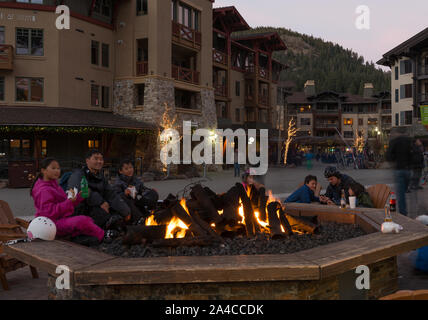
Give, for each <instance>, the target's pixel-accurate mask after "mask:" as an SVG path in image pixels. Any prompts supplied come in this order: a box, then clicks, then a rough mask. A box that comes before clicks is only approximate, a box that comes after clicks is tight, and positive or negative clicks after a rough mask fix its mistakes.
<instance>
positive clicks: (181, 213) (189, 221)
mask: <svg viewBox="0 0 428 320" xmlns="http://www.w3.org/2000/svg"><path fill="white" fill-rule="evenodd" d="M171 212H172V213H173V214H174V216H176V217H177V218H178V219H180V220H181V221H183V222H184V224H185V225H186V226H187V227H188V228H189V230H190V231H191V232H192V233H193V234H194V235H195V236H199V237H204V236H207V232H206V231H205V230H204V229H203V228H202V227H201V226H200V225H198V224H197V223H196V222H195V221H194V220H193V218H192V217H191V216H190V215H189V214H188V213H187V212H186V210H184V208H183V207H182V206H181V205H180V203H179V202H178V200H177V201H176V203H175V204H174V205H173V206H172V207H171Z"/></svg>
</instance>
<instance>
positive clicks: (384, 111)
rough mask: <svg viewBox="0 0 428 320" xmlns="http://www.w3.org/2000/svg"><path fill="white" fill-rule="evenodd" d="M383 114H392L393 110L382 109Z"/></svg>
mask: <svg viewBox="0 0 428 320" xmlns="http://www.w3.org/2000/svg"><path fill="white" fill-rule="evenodd" d="M381 113H382V114H391V109H382V110H381Z"/></svg>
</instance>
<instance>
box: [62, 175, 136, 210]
mask: <svg viewBox="0 0 428 320" xmlns="http://www.w3.org/2000/svg"><path fill="white" fill-rule="evenodd" d="M83 175H85V176H86V179H87V180H88V186H89V197H88V198H87V199H85V201H84V202H83V203H84V204H85V205H86V206H88V207H99V206H100V205H102V204H103V203H104V202H107V203H108V204H109V205H110V207H111V208H112V209H113V210H114V211H117V212H118V213H119V214H120V215H122V216H124V217H126V216H128V215H129V214H130V209H129V207H128V205H127V204H126V203H125V201H124V200H123V199H122V198H121V197H120V196H119V195H118V194H117V193H116V192H115V190H114V189H113V187H112V186H111V185H110V184H109V183H108V181H107V180H106V179H105V178H104V175H103V174H102V172H99V173H98V174H97V175H95V174H93V173H92V172H90V170H89V169H88V167H84V168H83V169H78V170H75V171H74V172H73V174H72V175H71V176H70V178H69V179H68V189H70V188H77V189H78V190H79V191H80V182H81V180H82V177H83Z"/></svg>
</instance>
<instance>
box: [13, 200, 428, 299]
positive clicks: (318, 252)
mask: <svg viewBox="0 0 428 320" xmlns="http://www.w3.org/2000/svg"><path fill="white" fill-rule="evenodd" d="M287 211H288V213H292V214H294V215H301V216H304V215H318V218H319V220H320V221H336V222H339V223H357V224H359V225H360V226H361V227H362V228H363V229H364V230H365V231H366V232H367V233H368V234H367V235H365V236H362V237H358V238H353V239H349V240H345V241H342V242H338V243H333V244H329V245H325V246H319V247H316V248H312V249H309V250H304V251H300V252H296V253H294V254H283V255H253V256H243V255H241V256H215V257H212V256H211V257H207V256H204V257H162V258H136V259H129V258H128V259H127V258H119V257H113V256H110V255H107V254H105V253H102V252H100V251H96V250H93V249H89V248H86V247H81V246H79V245H76V244H73V243H69V242H65V241H51V242H42V241H40V242H32V243H20V244H17V245H13V246H9V247H6V248H5V251H6V253H7V254H9V255H11V256H13V257H15V258H17V259H20V260H21V261H23V262H25V263H27V264H29V265H33V266H35V267H37V268H39V269H41V270H44V271H47V272H48V273H49V275H50V276H49V280H48V287H49V298H50V299H210V300H215V299H225V300H228V299H260V300H263V299H377V298H380V297H382V296H385V295H388V294H390V293H393V292H395V291H396V290H397V278H398V273H397V260H396V256H397V255H398V254H400V253H403V252H408V251H410V250H414V249H417V248H419V247H422V246H426V245H428V227H425V226H424V225H422V224H420V223H418V222H416V221H414V220H411V219H409V218H407V217H404V216H401V215H398V214H393V219H394V221H396V222H397V223H399V224H401V225H402V226H403V227H404V230H403V231H402V232H401V233H399V234H382V233H380V232H379V230H380V225H381V223H382V222H383V210H376V209H364V210H354V211H351V210H341V209H337V208H334V207H325V206H324V207H323V206H313V205H298V204H295V205H289V206H287ZM59 265H66V266H68V267H69V269H70V279H71V287H70V289H69V290H65V289H63V290H59V289H57V288H56V286H55V283H56V277H57V276H58V274H56V273H55V270H56V267H57V266H59ZM359 265H366V266H368V267H369V270H370V289H369V290H357V289H356V286H355V281H356V278H357V277H358V274H356V273H355V269H356V267H357V266H359Z"/></svg>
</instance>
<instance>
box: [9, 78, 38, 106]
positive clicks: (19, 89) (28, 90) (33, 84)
mask: <svg viewBox="0 0 428 320" xmlns="http://www.w3.org/2000/svg"><path fill="white" fill-rule="evenodd" d="M15 99H16V101H22V102H31V101H34V102H42V101H43V78H16V97H15Z"/></svg>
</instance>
